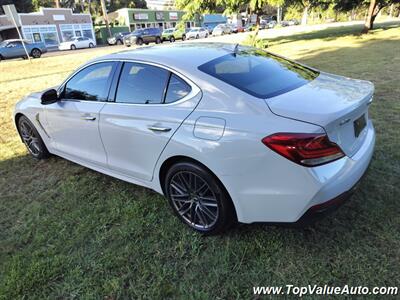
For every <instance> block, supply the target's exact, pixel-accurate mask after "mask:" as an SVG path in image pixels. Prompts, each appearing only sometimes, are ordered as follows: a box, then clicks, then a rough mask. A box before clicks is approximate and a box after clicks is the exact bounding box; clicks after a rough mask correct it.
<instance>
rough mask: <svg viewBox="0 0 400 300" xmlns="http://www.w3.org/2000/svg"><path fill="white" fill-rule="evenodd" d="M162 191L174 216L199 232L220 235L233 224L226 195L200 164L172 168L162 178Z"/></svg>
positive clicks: (211, 175)
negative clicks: (163, 180) (163, 179)
mask: <svg viewBox="0 0 400 300" xmlns="http://www.w3.org/2000/svg"><path fill="white" fill-rule="evenodd" d="M164 191H165V193H166V196H167V198H168V200H169V202H170V205H171V206H172V209H173V210H174V212H175V214H176V215H177V216H178V217H179V218H180V219H181V220H182V221H183V222H184V223H186V224H187V225H188V226H189V227H191V228H192V229H194V230H196V231H198V232H201V233H204V234H216V233H220V232H222V231H224V230H225V229H227V228H229V227H230V225H232V224H233V223H234V222H235V221H236V215H235V212H234V207H233V204H232V202H231V200H230V198H229V195H228V194H227V192H226V191H225V189H224V188H223V186H222V184H221V183H220V182H219V180H218V179H217V178H216V177H215V176H214V175H213V174H211V173H210V171H208V170H207V169H206V168H205V167H203V166H201V165H200V164H195V163H192V162H180V163H177V164H175V165H173V166H172V167H171V168H170V169H169V170H168V172H167V175H166V177H165V183H164Z"/></svg>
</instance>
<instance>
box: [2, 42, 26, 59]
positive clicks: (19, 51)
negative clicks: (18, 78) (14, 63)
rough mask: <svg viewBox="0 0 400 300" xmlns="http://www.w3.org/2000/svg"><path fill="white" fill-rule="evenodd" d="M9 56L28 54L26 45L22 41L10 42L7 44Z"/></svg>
mask: <svg viewBox="0 0 400 300" xmlns="http://www.w3.org/2000/svg"><path fill="white" fill-rule="evenodd" d="M7 54H8V58H14V57H22V56H26V53H25V50H24V46H22V43H21V41H14V42H9V43H8V45H7Z"/></svg>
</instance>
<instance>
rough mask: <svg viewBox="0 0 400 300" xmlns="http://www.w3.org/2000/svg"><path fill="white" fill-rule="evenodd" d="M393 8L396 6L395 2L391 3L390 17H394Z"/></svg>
mask: <svg viewBox="0 0 400 300" xmlns="http://www.w3.org/2000/svg"><path fill="white" fill-rule="evenodd" d="M393 8H394V4H393V3H392V4H391V5H390V11H389V17H391V18H393Z"/></svg>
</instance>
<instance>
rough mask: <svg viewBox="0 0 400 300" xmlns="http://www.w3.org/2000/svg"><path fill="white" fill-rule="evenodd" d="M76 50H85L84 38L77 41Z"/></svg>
mask: <svg viewBox="0 0 400 300" xmlns="http://www.w3.org/2000/svg"><path fill="white" fill-rule="evenodd" d="M76 48H85V41H84V40H83V38H82V37H78V38H77V39H76Z"/></svg>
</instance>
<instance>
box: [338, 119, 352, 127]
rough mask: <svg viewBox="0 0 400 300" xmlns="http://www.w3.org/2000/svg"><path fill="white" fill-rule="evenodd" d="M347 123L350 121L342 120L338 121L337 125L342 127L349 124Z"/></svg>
mask: <svg viewBox="0 0 400 300" xmlns="http://www.w3.org/2000/svg"><path fill="white" fill-rule="evenodd" d="M349 122H350V119H344V120H342V121H340V123H339V125H340V126H342V125H344V124H346V123H349Z"/></svg>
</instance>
